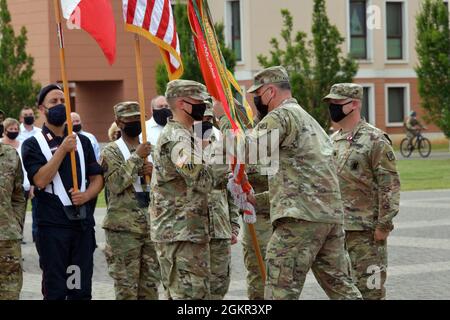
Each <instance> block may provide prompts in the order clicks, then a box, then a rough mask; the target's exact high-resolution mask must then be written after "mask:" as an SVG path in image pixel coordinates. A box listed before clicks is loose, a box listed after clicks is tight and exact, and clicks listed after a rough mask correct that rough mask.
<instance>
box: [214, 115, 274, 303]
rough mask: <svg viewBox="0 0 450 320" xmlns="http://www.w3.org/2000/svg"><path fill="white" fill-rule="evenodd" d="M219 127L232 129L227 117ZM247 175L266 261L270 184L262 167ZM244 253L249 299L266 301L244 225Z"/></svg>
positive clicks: (252, 167)
mask: <svg viewBox="0 0 450 320" xmlns="http://www.w3.org/2000/svg"><path fill="white" fill-rule="evenodd" d="M219 126H220V128H221V130H222V131H225V130H228V129H230V128H231V126H230V123H229V121H228V119H227V117H226V116H225V115H223V116H222V117H221V118H220V121H219ZM246 173H247V176H248V180H249V182H250V184H251V185H252V187H253V190H254V191H255V197H256V205H255V211H256V222H255V223H254V224H253V226H254V228H255V233H256V238H257V239H258V244H259V247H260V251H261V255H262V258H263V259H264V260H265V256H266V250H267V244H268V243H269V240H270V237H271V236H272V224H271V223H270V204H269V197H268V190H269V184H268V179H267V175H264V174H262V172H261V167H260V166H257V165H253V164H250V165H247V167H246ZM242 251H243V256H244V265H245V268H246V269H247V277H246V281H247V297H248V299H249V300H264V283H265V279H264V280H263V279H262V278H261V270H260V268H259V264H258V259H257V257H256V253H255V250H254V248H253V240H252V238H251V235H250V232H249V228H248V226H247V225H246V224H245V223H244V227H243V237H242Z"/></svg>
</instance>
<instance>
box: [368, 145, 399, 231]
mask: <svg viewBox="0 0 450 320" xmlns="http://www.w3.org/2000/svg"><path fill="white" fill-rule="evenodd" d="M372 168H373V170H374V175H375V178H376V181H377V184H378V191H377V192H378V208H379V209H378V210H379V211H378V222H377V224H376V228H379V229H382V230H385V231H390V230H392V229H393V228H394V226H393V222H392V220H393V218H394V217H395V216H396V215H397V213H398V211H399V205H400V177H399V175H398V172H397V168H396V159H395V154H394V150H393V149H392V146H391V145H390V143H389V142H388V141H387V140H385V139H380V140H379V141H377V142H376V143H375V145H374V149H373V151H372Z"/></svg>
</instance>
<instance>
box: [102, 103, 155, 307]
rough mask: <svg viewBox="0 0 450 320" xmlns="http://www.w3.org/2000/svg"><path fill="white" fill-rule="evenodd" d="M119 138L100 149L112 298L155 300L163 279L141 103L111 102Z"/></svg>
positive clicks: (104, 225) (149, 149) (107, 256)
mask: <svg viewBox="0 0 450 320" xmlns="http://www.w3.org/2000/svg"><path fill="white" fill-rule="evenodd" d="M114 113H115V116H116V123H117V126H118V127H119V128H120V130H121V137H122V138H121V139H119V140H117V141H115V142H112V143H110V144H108V145H107V146H106V147H105V148H104V149H103V151H102V157H101V164H102V167H103V169H104V177H105V186H106V192H107V196H108V207H107V214H106V217H105V220H104V221H103V228H104V229H105V234H106V247H105V255H106V260H107V262H108V268H109V274H110V275H111V277H112V278H113V279H114V288H115V292H116V299H118V300H131V299H132V300H135V299H140V300H144V299H146V300H148V299H158V286H159V283H160V280H161V276H160V271H159V263H158V259H157V256H156V251H155V247H154V243H153V242H152V240H151V238H150V216H149V214H148V206H149V195H148V192H147V191H146V188H145V186H143V183H144V178H143V177H144V176H145V175H148V176H151V174H152V166H151V164H149V163H144V159H145V158H146V157H147V156H148V155H149V154H150V151H151V147H150V144H149V143H147V144H140V143H139V134H140V133H141V126H140V113H139V105H138V104H137V103H136V102H123V103H119V104H117V105H116V106H115V107H114Z"/></svg>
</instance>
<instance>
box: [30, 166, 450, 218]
mask: <svg viewBox="0 0 450 320" xmlns="http://www.w3.org/2000/svg"><path fill="white" fill-rule="evenodd" d="M397 167H398V170H399V172H400V180H401V184H402V191H412V190H430V189H450V159H427V160H422V159H406V160H405V159H402V160H398V161H397ZM97 208H106V202H105V192H104V191H102V192H101V193H100V194H99V196H98V200H97ZM27 210H28V211H31V204H30V202H28V208H27Z"/></svg>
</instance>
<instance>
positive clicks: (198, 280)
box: [150, 80, 228, 299]
mask: <svg viewBox="0 0 450 320" xmlns="http://www.w3.org/2000/svg"><path fill="white" fill-rule="evenodd" d="M183 97H190V98H192V99H196V100H205V99H206V98H208V97H209V96H208V94H207V92H206V88H205V86H204V85H202V84H199V83H197V82H194V81H189V80H174V81H171V82H169V84H168V85H167V91H166V98H167V99H169V102H170V99H172V98H183ZM153 160H154V172H153V176H152V183H151V189H152V193H151V202H152V203H151V206H150V216H151V235H152V239H153V241H155V242H156V249H157V253H158V259H159V262H160V266H161V275H162V280H163V283H164V285H165V287H166V288H167V289H168V291H169V294H170V296H171V297H172V298H173V299H209V298H210V274H211V270H210V246H209V242H210V232H209V227H210V223H209V216H208V201H207V195H208V193H209V192H210V190H211V189H212V188H214V186H216V185H217V184H219V183H222V181H223V179H224V178H225V174H226V172H227V170H228V166H225V165H214V166H209V165H205V164H204V162H203V159H202V151H201V150H198V148H197V146H196V144H195V143H194V140H193V130H192V128H188V129H187V128H186V127H184V126H183V125H182V124H181V123H179V122H176V121H174V120H169V121H168V123H167V125H166V126H165V127H164V129H163V131H162V132H161V135H160V137H159V139H158V143H157V145H156V152H155V153H154V158H153Z"/></svg>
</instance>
